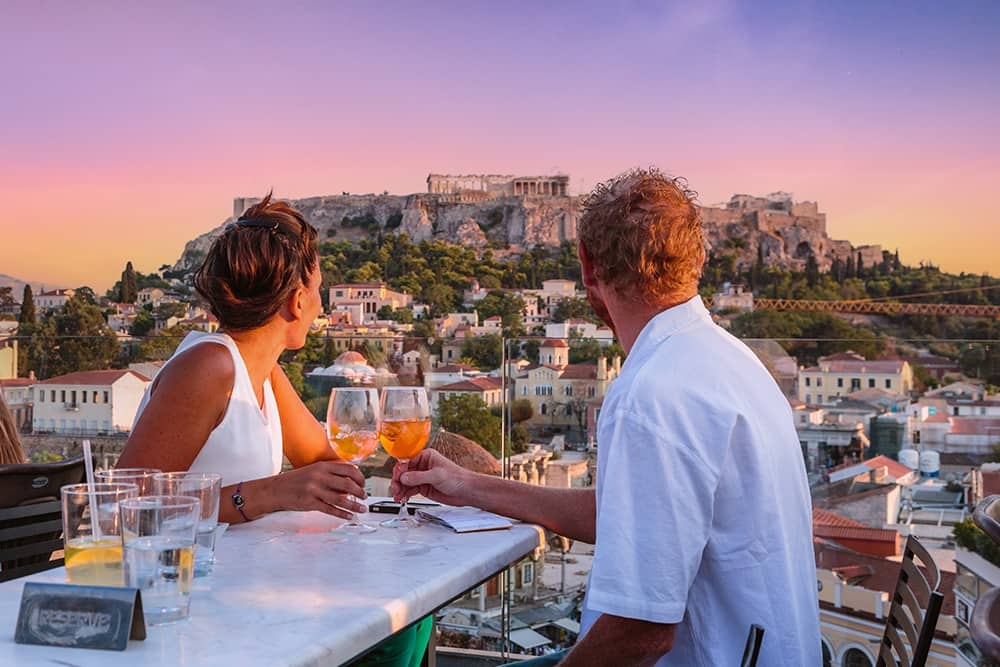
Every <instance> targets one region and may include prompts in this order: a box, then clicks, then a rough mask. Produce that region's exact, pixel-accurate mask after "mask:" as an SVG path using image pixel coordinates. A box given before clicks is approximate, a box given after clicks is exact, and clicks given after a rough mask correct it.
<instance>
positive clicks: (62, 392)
mask: <svg viewBox="0 0 1000 667" xmlns="http://www.w3.org/2000/svg"><path fill="white" fill-rule="evenodd" d="M59 401H60V402H61V403H65V402H66V390H65V389H60V390H59Z"/></svg>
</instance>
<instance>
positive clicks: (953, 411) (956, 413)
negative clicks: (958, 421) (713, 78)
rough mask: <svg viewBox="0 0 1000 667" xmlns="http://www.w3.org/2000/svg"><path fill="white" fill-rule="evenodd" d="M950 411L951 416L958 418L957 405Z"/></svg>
mask: <svg viewBox="0 0 1000 667" xmlns="http://www.w3.org/2000/svg"><path fill="white" fill-rule="evenodd" d="M951 411H952V414H953V415H954V416H956V417H957V416H958V406H957V405H956V406H955V407H953V408H952V409H951Z"/></svg>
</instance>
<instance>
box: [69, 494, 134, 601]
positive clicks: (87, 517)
mask: <svg viewBox="0 0 1000 667" xmlns="http://www.w3.org/2000/svg"><path fill="white" fill-rule="evenodd" d="M61 495H62V525H63V540H64V548H65V555H64V560H65V563H66V581H67V582H68V583H70V584H81V585H85V586H122V585H123V579H122V531H121V520H120V516H119V513H118V504H119V503H120V502H122V501H124V500H127V499H128V498H135V497H136V496H138V495H139V487H138V486H136V485H135V484H94V485H93V487H91V488H88V486H87V485H86V484H71V485H69V486H64V487H62V489H61Z"/></svg>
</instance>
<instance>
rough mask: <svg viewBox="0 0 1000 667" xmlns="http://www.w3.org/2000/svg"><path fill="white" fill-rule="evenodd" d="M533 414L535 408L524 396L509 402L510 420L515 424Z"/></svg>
mask: <svg viewBox="0 0 1000 667" xmlns="http://www.w3.org/2000/svg"><path fill="white" fill-rule="evenodd" d="M534 416H535V408H534V407H532V405H531V401H529V400H528V399H526V398H518V399H515V400H514V401H512V402H511V404H510V420H511V421H512V422H514V423H515V424H520V423H521V422H526V421H528V420H529V419H531V418H532V417H534Z"/></svg>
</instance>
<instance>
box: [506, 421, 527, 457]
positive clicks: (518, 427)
mask: <svg viewBox="0 0 1000 667" xmlns="http://www.w3.org/2000/svg"><path fill="white" fill-rule="evenodd" d="M530 443H531V437H530V436H529V435H528V429H526V428H525V427H524V424H514V425H513V426H512V427H511V428H510V451H511V453H512V454H521V453H523V452H526V451H528V445H529V444H530Z"/></svg>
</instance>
